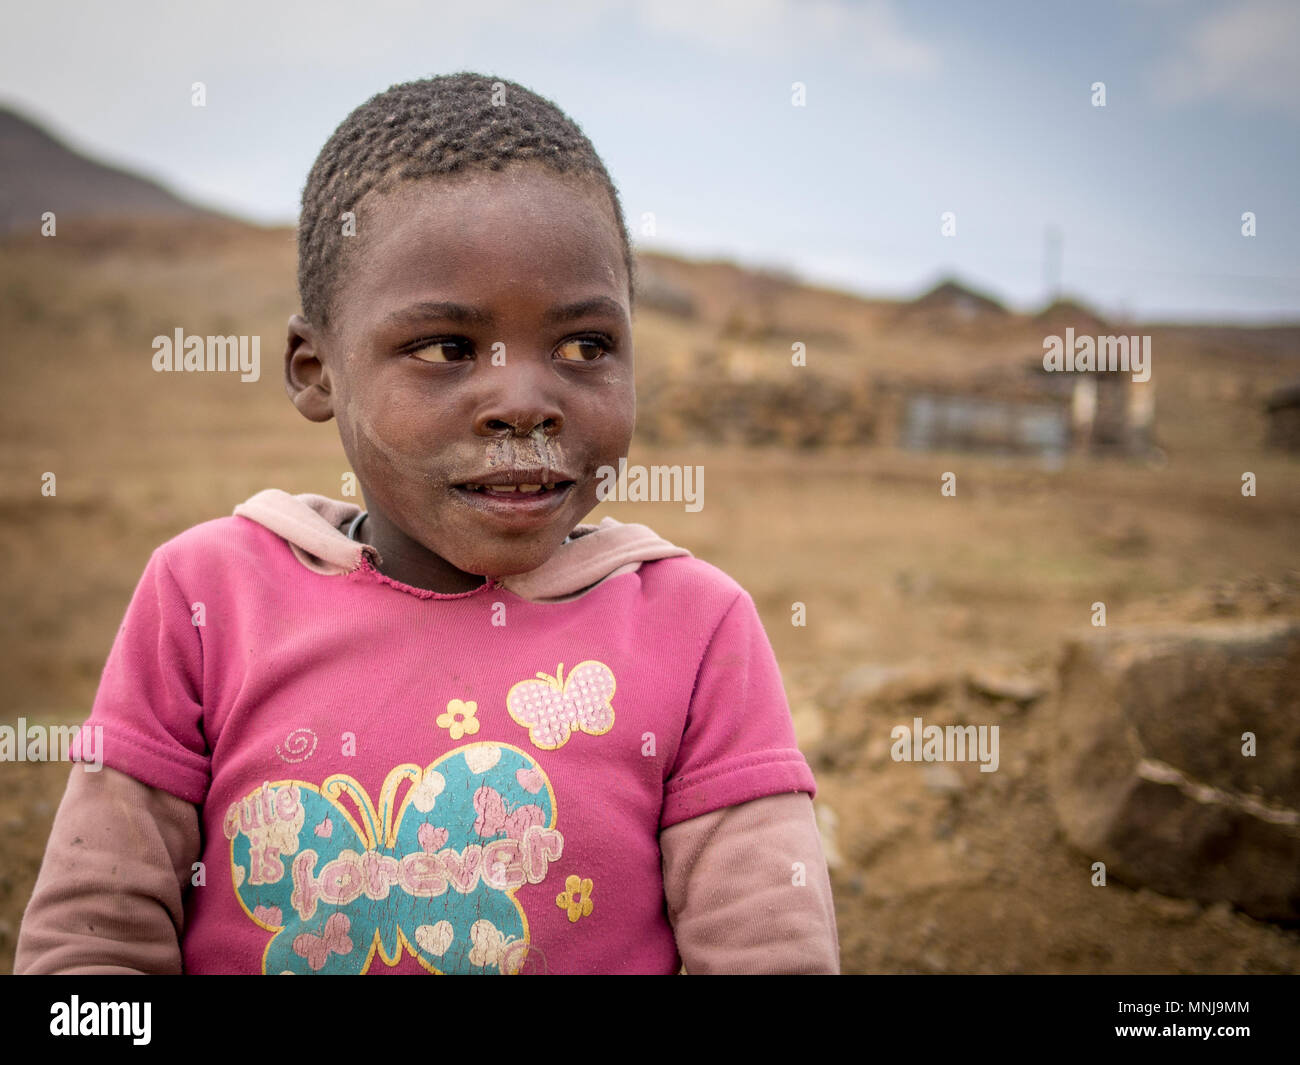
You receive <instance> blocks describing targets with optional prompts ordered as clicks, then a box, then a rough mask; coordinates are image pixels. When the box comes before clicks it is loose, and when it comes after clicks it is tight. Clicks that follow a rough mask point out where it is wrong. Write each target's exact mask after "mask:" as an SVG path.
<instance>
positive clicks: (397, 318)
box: [384, 296, 624, 326]
mask: <svg viewBox="0 0 1300 1065" xmlns="http://www.w3.org/2000/svg"><path fill="white" fill-rule="evenodd" d="M597 313H605V314H613V315H617V316H619V317H622V316H623V313H624V311H623V305H622V304H621V303H619V302H618V301H617V300H614V299H611V298H610V297H608V296H594V297H592V298H591V299H586V300H579V301H578V302H576V303H566V304H563V305H561V306H558V307H552V308H551V309H550V310H549V311H547V312H546V315H545V317H544V321H546V322H547V323H553V322H566V321H569V320H571V319H573V318H581V317H583V316H584V315H588V314H597ZM431 318H442V319H445V320H447V321H451V322H457V323H460V324H462V325H478V326H491V325H493V324H495V322H496V316H495V315H493V314H492V313H491V312H489V311H484V310H481V309H479V308H478V307H470V306H468V305H467V304H464V303H450V302H446V301H428V300H425V301H422V302H420V303H413V304H411V305H410V306H409V307H403V308H402V309H401V310H399V311H394V312H393V313H392V314H389V315H388V316H386V317H385V318H384V324H385V325H399V326H400V325H416V324H418V323H420V322H427V321H429V320H430V319H431Z"/></svg>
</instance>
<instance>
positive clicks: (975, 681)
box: [966, 666, 1047, 709]
mask: <svg viewBox="0 0 1300 1065" xmlns="http://www.w3.org/2000/svg"><path fill="white" fill-rule="evenodd" d="M966 686H967V687H968V688H970V690H971V691H972V692H974V693H975V694H976V695H982V696H984V697H985V698H988V699H1008V700H1010V701H1011V702H1013V703H1015V704H1016V706H1018V707H1020V708H1021V709H1024V708H1025V707H1027V706H1030V705H1031V704H1033V703H1035V702H1037V701H1038V700H1039V699H1041V698H1042V697H1043V696H1044V695H1045V694H1047V684H1046V683H1045V682H1044V681H1043V680H1041V679H1038V678H1035V677H1031V676H1029V675H1028V674H1027V673H1020V672H1015V671H1011V670H1004V669H998V668H996V667H992V666H981V667H978V668H976V669H972V670H971V671H970V672H969V673H968V674H967V675H966Z"/></svg>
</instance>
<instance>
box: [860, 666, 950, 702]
mask: <svg viewBox="0 0 1300 1065" xmlns="http://www.w3.org/2000/svg"><path fill="white" fill-rule="evenodd" d="M951 686H952V678H951V677H950V676H948V675H946V674H944V673H941V672H938V671H936V670H935V669H933V668H932V667H929V666H926V665H904V666H881V665H875V664H867V665H862V666H858V667H856V668H855V669H851V670H849V671H848V672H847V673H845V674H844V676H843V677H841V678H840V692H841V694H842V695H844V696H846V697H848V698H850V699H860V700H863V701H867V700H881V701H883V702H891V703H909V704H920V705H927V704H932V703H936V702H938V701H939V700H940V699H942V698H944V696H946V695H947V694H948V691H949V689H950V688H951Z"/></svg>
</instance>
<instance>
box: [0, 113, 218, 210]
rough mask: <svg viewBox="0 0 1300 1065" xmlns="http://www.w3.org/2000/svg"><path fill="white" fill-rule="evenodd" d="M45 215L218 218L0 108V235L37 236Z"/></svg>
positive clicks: (145, 179)
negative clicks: (19, 233) (93, 157)
mask: <svg viewBox="0 0 1300 1065" xmlns="http://www.w3.org/2000/svg"><path fill="white" fill-rule="evenodd" d="M46 211H53V212H54V214H55V217H56V219H63V218H125V217H132V218H135V217H140V218H169V219H176V220H184V219H196V218H209V219H215V218H222V217H224V216H222V215H219V214H217V213H216V212H213V211H208V210H205V209H204V208H201V207H196V206H195V205H194V204H191V203H188V202H187V201H185V200H183V199H181V198H180V197H179V196H177V195H175V194H174V193H172V192H169V191H168V190H167V189H166V188H164V187H163V186H162V185H160V184H158V183H157V182H156V181H150V180H149V179H147V178H142V177H139V176H138V175H136V174H132V173H130V172H128V171H126V170H121V169H119V168H117V167H113V166H107V165H105V164H104V163H99V162H96V161H95V160H93V159H90V158H88V157H87V156H85V155H82V154H81V153H80V152H77V151H75V150H74V149H72V148H69V147H68V146H67V145H65V144H63V143H62V142H60V141H59V140H57V139H55V138H54V137H52V136H50V134H49V133H47V132H46V131H45V130H43V129H42V128H41V127H40V126H38V125H36V124H35V123H34V122H31V121H30V120H28V119H26V118H24V117H22V116H21V115H19V114H17V113H15V112H14V111H11V110H8V109H5V108H0V233H11V232H25V231H30V232H33V233H35V232H39V230H40V226H41V216H42V215H43V214H44V213H45V212H46Z"/></svg>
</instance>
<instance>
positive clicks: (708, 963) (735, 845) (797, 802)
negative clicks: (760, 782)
mask: <svg viewBox="0 0 1300 1065" xmlns="http://www.w3.org/2000/svg"><path fill="white" fill-rule="evenodd" d="M659 846H660V849H661V851H662V852H663V865H664V894H665V896H666V899H667V903H668V916H669V919H670V920H671V922H672V925H673V933H674V935H675V937H676V939H677V950H678V953H679V954H680V955H681V957H682V961H683V963H684V965H685V967H686V971H687V972H688V973H693V974H697V975H705V974H722V973H730V974H740V973H746V974H777V973H786V974H796V973H804V974H838V973H839V971H840V961H839V934H838V931H837V930H836V927H835V907H834V903H833V900H832V898H831V885H830V877H829V874H828V873H827V870H826V859H825V857H824V855H823V853H822V846H821V836H820V835H819V833H818V831H817V822H816V818H815V816H814V814H813V804H812V798H811V797H810V796H809V795H808V794H807V793H806V792H794V793H787V794H781V795H770V796H767V797H765V798H761V799H754V800H753V801H751V802H745V803H741V804H739V805H737V806H728V807H724V808H723V809H721V810H715V811H713V812H711V813H707V814H703V815H701V816H699V817H693V818H691V819H689V820H686V821H681V822H679V823H677V824H675V825H673V826H672V827H670V828H666V829H664V830H663V831H662V832H661V833H660V837H659Z"/></svg>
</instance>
